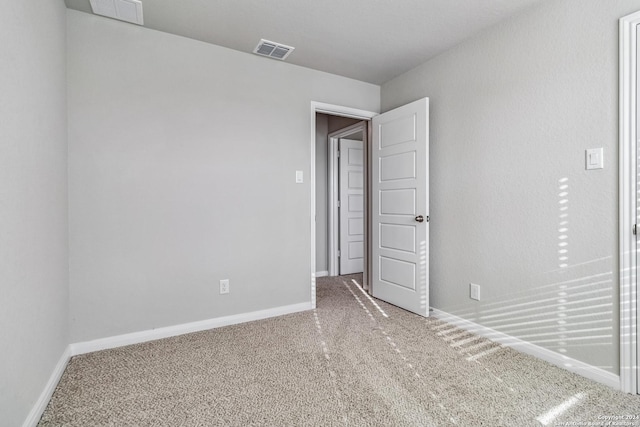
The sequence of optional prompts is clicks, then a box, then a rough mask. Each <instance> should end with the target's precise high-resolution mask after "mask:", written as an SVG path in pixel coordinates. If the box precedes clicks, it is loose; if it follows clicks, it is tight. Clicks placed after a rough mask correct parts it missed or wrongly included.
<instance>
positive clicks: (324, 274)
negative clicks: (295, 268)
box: [316, 271, 329, 277]
mask: <svg viewBox="0 0 640 427" xmlns="http://www.w3.org/2000/svg"><path fill="white" fill-rule="evenodd" d="M328 275H329V272H328V271H316V277H325V276H328Z"/></svg>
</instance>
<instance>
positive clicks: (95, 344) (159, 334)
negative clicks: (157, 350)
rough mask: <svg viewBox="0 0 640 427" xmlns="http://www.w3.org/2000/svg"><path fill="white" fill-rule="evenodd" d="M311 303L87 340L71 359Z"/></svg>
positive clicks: (73, 350)
mask: <svg viewBox="0 0 640 427" xmlns="http://www.w3.org/2000/svg"><path fill="white" fill-rule="evenodd" d="M311 309H312V307H311V303H310V302H305V303H300V304H292V305H286V306H282V307H275V308H269V309H266V310H259V311H253V312H250V313H242V314H235V315H232V316H224V317H217V318H214V319H207V320H201V321H199V322H191V323H183V324H181V325H175V326H167V327H164V328H158V329H149V330H146V331H140V332H133V333H130V334H124V335H116V336H113V337H107V338H100V339H97V340H92V341H84V342H79V343H75V344H71V345H70V348H71V356H77V355H79V354H85V353H91V352H94V351H99V350H107V349H110V348H116V347H122V346H125V345H131V344H139V343H143V342H147V341H154V340H159V339H162V338H169V337H175V336H178V335H183V334H188V333H191V332H199V331H205V330H207V329H213V328H219V327H221V326H229V325H235V324H238V323H245V322H251V321H253V320H261V319H267V318H269V317H276V316H282V315H285V314H291V313H297V312H299V311H306V310H311Z"/></svg>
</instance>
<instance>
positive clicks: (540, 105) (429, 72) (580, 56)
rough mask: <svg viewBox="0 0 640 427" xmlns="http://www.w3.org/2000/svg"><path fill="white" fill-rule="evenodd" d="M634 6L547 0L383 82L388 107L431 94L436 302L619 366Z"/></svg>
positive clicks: (629, 0)
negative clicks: (623, 140)
mask: <svg viewBox="0 0 640 427" xmlns="http://www.w3.org/2000/svg"><path fill="white" fill-rule="evenodd" d="M638 9H640V1H638V0H624V1H622V0H621V1H613V2H602V1H598V0H588V1H584V0H557V1H548V2H542V3H540V4H539V5H537V6H535V7H534V8H532V9H530V10H528V11H527V12H526V13H523V14H522V15H520V16H518V17H516V18H514V19H511V20H509V21H506V22H504V23H501V24H499V25H497V26H495V27H493V28H491V29H489V30H487V31H485V32H484V33H482V34H481V35H479V36H477V37H475V38H473V39H471V40H468V41H467V42H465V43H462V44H461V45H459V46H457V47H456V48H454V49H452V50H450V51H448V52H445V53H443V54H441V55H440V56H438V57H436V58H434V59H432V60H431V61H429V62H426V63H425V64H423V65H421V66H419V67H417V68H415V69H413V70H411V71H409V72H407V73H406V74H404V75H402V76H399V77H397V78H395V79H394V80H392V81H389V82H387V83H385V84H384V85H383V87H382V106H383V111H388V110H390V109H392V108H394V107H397V106H400V105H402V104H405V103H407V102H410V101H413V100H415V99H418V98H421V97H425V96H427V97H429V98H430V105H431V117H430V121H431V129H430V138H431V154H430V161H431V164H430V168H431V170H430V180H431V199H430V201H431V212H430V213H429V214H430V216H431V223H430V232H431V244H430V265H431V283H430V288H431V301H432V304H433V306H434V307H435V308H437V309H441V310H444V311H446V312H449V313H452V314H456V315H458V316H460V317H463V318H465V319H469V320H472V321H474V322H477V323H480V324H482V325H484V326H487V327H490V328H493V329H496V330H499V331H501V332H504V333H507V334H509V335H512V336H515V337H518V338H521V339H523V340H525V341H528V342H531V343H534V344H537V345H539V346H542V347H544V348H547V349H550V350H552V351H555V352H558V353H560V354H563V355H566V356H570V357H572V358H575V359H578V360H580V361H583V362H586V363H588V364H590V365H592V366H596V367H600V368H602V369H604V370H606V371H609V372H611V373H614V374H618V372H619V325H618V324H619V314H618V311H619V295H618V285H619V284H618V255H617V251H618V238H617V236H618V221H617V218H618V164H617V162H618V160H617V159H618V147H617V144H618V19H619V18H621V17H622V16H625V15H627V14H629V13H632V12H634V11H636V10H638ZM598 147H603V148H604V161H605V167H604V169H601V170H591V171H587V170H585V149H587V148H598ZM471 282H472V283H476V284H479V285H480V286H481V297H482V300H481V301H479V302H476V301H473V300H471V299H470V298H469V283H471Z"/></svg>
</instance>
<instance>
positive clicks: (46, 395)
mask: <svg viewBox="0 0 640 427" xmlns="http://www.w3.org/2000/svg"><path fill="white" fill-rule="evenodd" d="M69 359H71V349H70V348H69V346H67V348H66V349H65V350H64V352H63V353H62V356H60V360H58V363H57V364H56V367H55V368H54V369H53V372H52V373H51V376H50V377H49V381H47V384H46V385H45V387H44V390H42V393H40V397H38V400H37V401H36V403H35V405H33V407H32V408H31V411H30V412H29V415H28V416H27V419H26V420H24V423H23V424H22V427H35V426H36V425H38V422H39V421H40V418H41V417H42V414H43V413H44V410H45V409H47V405H48V404H49V400H51V396H53V392H54V391H55V389H56V387H57V386H58V382H60V378H62V374H63V373H64V370H65V368H66V367H67V363H69Z"/></svg>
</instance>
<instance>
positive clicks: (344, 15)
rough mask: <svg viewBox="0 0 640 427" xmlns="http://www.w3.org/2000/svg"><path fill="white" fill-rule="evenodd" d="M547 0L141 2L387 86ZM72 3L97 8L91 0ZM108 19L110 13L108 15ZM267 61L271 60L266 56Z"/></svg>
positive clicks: (150, 20)
mask: <svg viewBox="0 0 640 427" xmlns="http://www.w3.org/2000/svg"><path fill="white" fill-rule="evenodd" d="M540 1H541V0H142V3H143V8H144V26H145V27H148V28H153V29H155V30H159V31H164V32H167V33H172V34H177V35H180V36H184V37H190V38H193V39H196V40H201V41H204V42H208V43H213V44H216V45H220V46H225V47H228V48H231V49H235V50H239V51H242V52H252V51H253V49H254V48H255V46H256V44H257V43H258V42H259V41H260V39H261V38H264V39H268V40H271V41H275V42H279V43H283V44H286V45H289V46H294V47H295V48H296V49H295V51H294V52H293V53H292V54H291V55H290V56H289V58H288V59H287V62H290V63H292V64H297V65H301V66H303V67H308V68H313V69H316V70H321V71H326V72H329V73H333V74H338V75H342V76H346V77H351V78H354V79H357V80H362V81H365V82H370V83H374V84H382V83H384V82H386V81H388V80H390V79H392V78H393V77H395V76H398V75H400V74H402V73H404V72H406V71H408V70H410V69H412V68H413V67H415V66H417V65H419V64H421V63H423V62H425V61H426V60H428V59H429V58H432V57H434V56H435V55H437V54H439V53H441V52H443V51H445V50H447V49H449V48H451V47H453V46H455V45H457V44H458V43H460V42H461V41H463V40H464V39H467V38H469V37H471V36H473V35H474V34H477V33H478V32H480V31H482V30H483V29H485V28H487V27H489V26H492V25H494V24H496V23H498V22H500V21H502V20H504V19H507V18H509V17H510V16H512V15H514V14H517V13H519V12H521V11H522V10H524V9H526V8H528V7H530V6H531V5H533V4H534V3H538V2H540ZM66 4H67V7H69V8H70V9H76V10H80V11H84V12H88V13H91V6H90V4H89V0H66ZM105 19H108V18H105ZM264 60H265V61H273V59H268V58H264Z"/></svg>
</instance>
